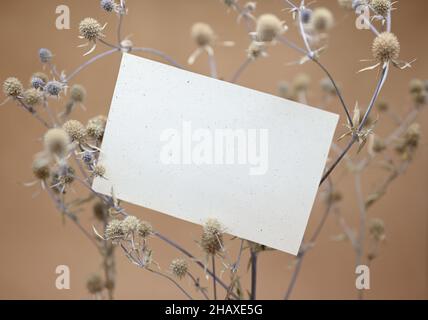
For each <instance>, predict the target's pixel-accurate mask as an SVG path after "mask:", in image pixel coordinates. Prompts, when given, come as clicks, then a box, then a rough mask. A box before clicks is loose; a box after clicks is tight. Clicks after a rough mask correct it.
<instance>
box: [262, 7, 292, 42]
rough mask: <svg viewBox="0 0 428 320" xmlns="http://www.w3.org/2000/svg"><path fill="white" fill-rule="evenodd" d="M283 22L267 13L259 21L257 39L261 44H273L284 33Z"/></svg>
mask: <svg viewBox="0 0 428 320" xmlns="http://www.w3.org/2000/svg"><path fill="white" fill-rule="evenodd" d="M284 30H285V29H284V25H283V22H282V21H280V20H279V19H278V17H277V16H275V15H273V14H270V13H266V14H262V15H261V16H260V17H259V18H258V19H257V24H256V38H257V41H260V42H271V41H273V40H274V39H275V38H276V37H277V36H279V35H281V34H282V33H283V32H284Z"/></svg>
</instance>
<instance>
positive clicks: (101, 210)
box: [92, 201, 108, 221]
mask: <svg viewBox="0 0 428 320" xmlns="http://www.w3.org/2000/svg"><path fill="white" fill-rule="evenodd" d="M92 212H93V213H94V217H95V218H96V219H97V220H99V221H104V219H106V218H107V217H108V207H107V205H106V204H105V203H104V202H102V201H97V202H96V203H95V204H94V206H93V207H92Z"/></svg>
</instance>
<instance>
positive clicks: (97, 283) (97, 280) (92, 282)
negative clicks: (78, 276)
mask: <svg viewBox="0 0 428 320" xmlns="http://www.w3.org/2000/svg"><path fill="white" fill-rule="evenodd" d="M86 288H87V289H88V291H89V293H91V294H96V293H100V292H101V291H103V289H104V281H103V279H102V278H101V277H100V276H99V275H98V274H93V275H91V276H90V277H89V278H88V280H87V281H86Z"/></svg>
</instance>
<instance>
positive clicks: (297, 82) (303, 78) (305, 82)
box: [293, 73, 311, 92]
mask: <svg viewBox="0 0 428 320" xmlns="http://www.w3.org/2000/svg"><path fill="white" fill-rule="evenodd" d="M310 84H311V78H310V77H309V75H308V74H306V73H299V74H298V75H297V76H296V77H295V78H294V80H293V87H294V90H296V91H297V92H302V91H306V90H308V88H309V85H310Z"/></svg>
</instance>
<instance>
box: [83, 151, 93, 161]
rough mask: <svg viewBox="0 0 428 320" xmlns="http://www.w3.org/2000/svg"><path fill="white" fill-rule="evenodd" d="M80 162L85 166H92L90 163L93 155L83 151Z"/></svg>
mask: <svg viewBox="0 0 428 320" xmlns="http://www.w3.org/2000/svg"><path fill="white" fill-rule="evenodd" d="M82 160H83V162H84V163H86V164H92V162H94V155H93V154H92V152H90V151H85V152H84V153H83V154H82Z"/></svg>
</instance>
